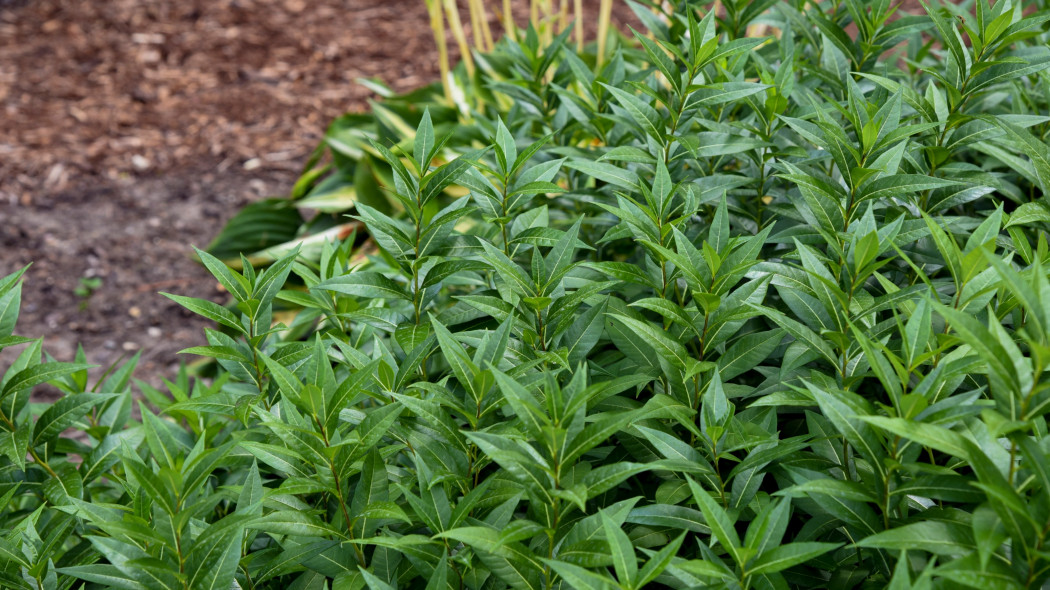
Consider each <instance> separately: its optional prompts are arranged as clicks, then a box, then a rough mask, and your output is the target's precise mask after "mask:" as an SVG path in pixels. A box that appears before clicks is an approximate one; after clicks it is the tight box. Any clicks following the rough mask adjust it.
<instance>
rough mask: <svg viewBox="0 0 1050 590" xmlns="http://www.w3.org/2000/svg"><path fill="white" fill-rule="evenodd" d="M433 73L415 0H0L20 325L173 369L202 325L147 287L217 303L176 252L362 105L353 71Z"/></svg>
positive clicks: (1, 130)
mask: <svg viewBox="0 0 1050 590" xmlns="http://www.w3.org/2000/svg"><path fill="white" fill-rule="evenodd" d="M461 4H462V3H461ZM585 4H586V5H587V6H588V7H589V8H590V9H591V10H592V11H593V10H594V7H595V6H596V5H597V0H591V1H588V2H586V3H585ZM491 5H493V6H494V5H496V3H495V2H493V3H492V4H491ZM526 5H527V4H526V3H525V2H522V1H518V2H516V8H524V6H526ZM522 14H524V13H522ZM617 14H618V16H620V17H622V16H624V15H626V14H628V11H627V10H626V7H624V6H620V7H618V8H617ZM519 16H521V15H519ZM617 20H618V21H619V22H622V18H620V19H617ZM468 22H469V20H468V19H464V23H465V24H466V23H468ZM519 22H522V19H521V18H519ZM593 26H594V23H593V22H589V23H588V28H593ZM437 72H438V66H437V56H436V50H435V48H434V42H433V39H432V36H431V31H430V28H429V19H428V16H427V13H426V9H425V5H424V3H423V0H381V1H377V0H312V1H306V0H186V1H183V2H167V1H165V0H107V1H105V2H84V1H82V0H33V1H31V2H26V1H23V0H0V117H2V118H3V120H4V124H3V126H2V127H0V273H3V274H6V273H9V272H12V271H14V270H16V269H18V268H20V267H22V266H24V265H26V264H28V263H30V262H32V263H33V266H32V267H31V268H30V270H29V271H28V272H27V274H26V280H25V283H24V287H23V296H22V301H23V310H22V314H21V316H20V320H19V323H18V329H17V332H18V333H19V334H22V335H27V336H32V337H36V336H44V337H45V350H47V351H48V352H49V353H50V354H52V355H53V356H54V357H55V358H57V359H59V360H71V359H72V357H73V354H74V352H75V350H76V346H77V344H78V343H82V344H83V345H84V348H85V349H86V350H87V351H88V360H89V361H90V362H92V363H96V364H99V365H102V366H107V365H109V364H111V363H113V362H115V361H117V360H119V359H120V358H121V357H122V356H125V355H129V354H133V353H134V352H135V351H139V350H141V351H142V355H143V356H142V361H141V362H140V364H139V370H138V371H137V372H136V374H137V376H139V377H140V378H144V379H147V380H148V381H151V382H153V383H157V382H158V381H159V378H158V376H159V375H168V376H170V375H171V374H172V373H173V371H174V370H175V368H176V367H177V364H178V358H177V355H176V354H175V353H176V352H177V351H178V350H180V349H183V348H186V347H189V346H194V345H197V344H201V343H202V341H203V328H204V327H206V326H207V325H208V323H207V322H206V321H204V320H201V319H200V318H198V317H196V316H193V315H192V314H189V313H188V312H185V311H184V310H183V309H182V308H181V307H179V306H178V305H176V304H174V303H172V302H170V301H169V300H167V299H165V298H164V297H162V296H160V295H158V294H157V292H158V291H170V292H175V293H179V294H183V295H190V296H195V297H205V298H209V299H213V300H215V301H222V300H223V298H224V295H223V293H221V292H220V291H219V290H218V289H217V288H216V283H215V281H214V280H213V279H211V277H210V275H209V274H208V273H207V272H206V271H205V270H204V269H203V268H202V267H200V266H199V265H198V264H196V263H195V262H193V261H192V260H191V259H190V258H189V256H188V253H189V252H190V248H189V245H190V244H196V245H198V246H204V245H206V244H207V243H208V242H209V241H210V239H211V238H212V236H214V235H215V233H216V232H217V231H218V230H219V228H220V227H221V225H222V223H223V222H224V221H225V220H226V219H228V218H229V217H230V216H231V215H232V214H233V213H235V212H236V211H237V209H238V208H239V207H241V206H243V205H244V204H246V203H248V202H250V201H251V200H253V199H256V198H259V197H261V196H270V195H281V194H286V193H287V191H288V189H289V188H290V187H291V185H292V183H293V182H294V180H295V178H296V177H297V175H298V172H299V168H300V167H301V166H302V164H303V163H304V161H305V159H306V156H307V154H309V153H310V151H311V150H312V149H313V148H314V147H315V146H316V145H317V143H318V141H319V140H320V138H321V136H322V134H323V132H324V129H325V126H326V125H327V124H328V122H329V121H331V120H332V119H333V118H334V117H336V116H338V115H340V114H342V113H344V112H346V111H353V110H362V109H365V108H367V101H368V99H370V98H372V97H373V95H372V94H371V92H370V91H369V90H368V89H366V88H365V87H363V86H361V85H359V84H357V83H356V82H355V80H356V79H358V78H361V77H378V78H380V79H382V80H383V81H385V82H386V83H387V84H389V85H390V86H392V87H393V88H394V89H395V90H399V91H404V90H408V89H411V88H415V87H418V86H420V85H422V84H425V83H427V82H430V81H433V80H435V79H436V78H437ZM83 278H98V279H101V286H100V287H99V288H98V289H97V290H96V291H95V292H94V293H93V294H92V295H91V296H90V297H88V298H82V297H78V296H77V295H76V294H75V293H74V291H75V289H76V288H77V286H78V284H79V283H80V280H81V279H83ZM13 352H14V351H5V352H4V353H3V354H2V355H0V369H2V368H3V367H6V366H7V363H6V362H4V361H8V360H10V358H11V356H12V354H13Z"/></svg>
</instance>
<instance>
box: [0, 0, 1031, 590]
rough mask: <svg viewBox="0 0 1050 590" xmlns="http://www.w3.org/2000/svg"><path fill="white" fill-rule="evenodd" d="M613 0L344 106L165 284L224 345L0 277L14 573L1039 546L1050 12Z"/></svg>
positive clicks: (950, 554)
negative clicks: (206, 291) (31, 314)
mask: <svg viewBox="0 0 1050 590" xmlns="http://www.w3.org/2000/svg"><path fill="white" fill-rule="evenodd" d="M629 4H630V5H631V6H632V8H633V9H634V10H635V11H636V14H637V16H638V19H639V21H640V22H641V23H643V24H644V26H645V28H646V29H647V30H646V31H645V32H636V33H634V34H633V35H632V36H631V37H630V38H624V39H621V40H620V41H619V42H618V43H613V44H608V45H606V44H600V45H589V46H586V47H585V48H583V49H582V50H580V49H578V48H576V47H573V46H572V45H571V44H567V43H566V39H567V38H568V37H567V35H568V34H567V33H565V34H563V35H560V36H550V37H551V38H549V42H543V41H542V40H541V36H540V35H538V34H537V33H536V31H535V30H534V29H532V28H530V29H528V30H526V31H521V32H519V34H518V35H515V36H514V38H506V39H503V40H502V41H500V42H499V43H498V44H496V46H495V47H494V49H493V50H492V51H491V52H478V53H476V54H475V55H474V65H475V68H474V69H473V71H471V72H469V73H468V72H467V71H466V70H465V69H462V68H461V69H459V70H457V71H456V72H454V73H453V76H452V78H451V83H452V84H453V86H454V91H453V92H452V93H451V95H452V96H453V97H454V99H453V100H452V101H451V102H450V101H449V100H448V99H446V98H445V94H444V91H443V90H442V89H440V88H439V87H437V86H433V87H429V88H426V89H422V90H420V91H417V92H415V93H411V94H409V95H404V96H391V97H390V98H388V100H386V101H385V102H384V103H380V104H376V105H375V107H374V108H373V111H372V113H370V114H368V115H347V116H346V117H344V118H342V119H340V120H337V121H336V122H335V123H333V125H332V127H331V128H330V130H329V132H328V134H327V136H326V138H325V142H324V145H323V146H321V147H320V148H319V150H318V152H317V154H316V158H315V160H314V161H312V162H311V164H310V166H308V168H307V170H306V171H305V172H304V174H303V177H302V178H301V180H300V181H299V183H298V184H297V186H296V188H295V190H294V191H293V195H292V196H291V198H290V199H282V200H274V201H269V202H263V203H260V204H257V205H253V206H252V207H254V208H250V209H248V210H246V211H245V212H243V213H242V215H241V216H239V217H238V218H237V219H235V220H234V221H233V222H231V224H230V226H228V227H227V229H226V231H225V232H224V234H223V235H221V236H220V238H219V240H218V241H217V242H216V244H213V246H212V248H210V250H211V252H206V251H198V256H199V257H200V259H201V261H202V262H203V263H204V264H205V266H206V267H207V268H208V269H209V270H210V271H211V272H212V274H213V275H214V276H215V278H216V279H217V280H218V281H219V282H220V283H221V284H222V285H223V286H224V287H225V289H226V291H227V292H228V293H229V294H230V296H231V298H232V301H231V302H230V304H229V305H227V306H222V305H218V304H215V303H211V302H208V301H204V300H198V299H192V298H188V297H183V296H179V295H168V297H170V298H172V299H173V300H175V301H176V302H178V303H180V304H181V305H183V306H185V307H187V308H188V309H190V310H191V311H193V312H195V313H197V314H200V315H202V316H204V317H207V318H209V319H211V320H213V321H215V322H216V324H217V329H214V330H209V331H208V332H207V334H206V336H207V342H208V344H207V345H205V346H200V347H195V348H193V349H188V350H187V351H185V352H187V353H192V354H195V355H200V356H203V357H206V358H207V359H211V361H212V363H213V365H214V366H213V369H214V373H213V375H211V376H209V377H207V378H191V376H190V375H189V374H188V373H187V372H186V371H183V372H181V373H180V375H179V376H178V377H177V378H176V379H175V380H174V381H166V382H165V388H164V389H165V390H163V391H162V390H158V389H154V388H153V387H150V386H149V385H147V384H145V383H143V382H138V381H133V380H132V379H131V371H132V368H133V367H134V361H135V359H132V360H131V361H130V362H128V363H126V364H124V365H122V366H117V367H114V368H112V369H111V370H110V371H108V372H107V373H106V375H105V376H104V377H103V378H101V379H100V380H98V382H97V383H95V384H93V385H90V386H89V379H88V373H87V368H88V367H89V365H87V364H86V361H85V358H86V355H84V354H83V353H80V354H78V357H77V359H76V362H74V363H61V362H56V361H54V360H53V359H50V358H44V355H43V352H42V350H41V341H40V340H30V339H26V338H22V337H19V336H15V335H14V324H15V318H16V317H17V310H18V306H19V303H20V295H19V293H20V283H19V280H20V275H21V273H15V274H13V275H10V276H8V277H6V278H4V279H2V280H0V347H7V346H21V347H24V348H23V350H22V353H21V355H19V356H18V359H17V360H16V361H15V363H14V364H13V365H12V366H11V367H10V368H9V369H8V370H7V371H6V373H5V374H4V376H3V378H2V380H0V451H2V453H3V458H0V514H2V515H3V519H2V520H0V523H2V524H0V585H3V587H5V588H7V587H10V588H20V589H21V588H29V589H34V590H42V589H51V588H102V587H116V588H128V589H136V590H137V589H153V588H168V589H172V590H176V589H183V590H185V589H189V590H197V589H198V588H209V589H210V588H224V589H225V588H233V587H238V588H251V589H256V588H257V589H263V588H289V589H300V588H301V589H314V588H316V589H327V588H332V589H333V590H335V589H340V590H343V589H358V588H369V589H372V590H378V589H386V588H426V589H428V590H430V589H435V590H438V589H444V588H453V589H461V588H470V589H479V590H481V589H490V588H491V589H496V588H514V589H529V590H538V589H550V588H565V589H568V588H584V589H609V588H625V589H634V588H643V587H652V588H662V587H667V588H726V589H749V588H759V589H781V588H807V587H814V588H815V587H819V588H843V589H845V588H886V587H888V588H912V587H915V588H959V587H972V588H1040V587H1043V586H1044V585H1045V584H1047V583H1048V581H1050V525H1048V524H1047V523H1050V435H1048V432H1047V417H1048V415H1050V377H1048V374H1050V373H1048V371H1047V369H1048V368H1050V279H1048V273H1047V268H1048V265H1050V260H1048V258H1050V246H1048V241H1047V235H1048V234H1047V230H1050V202H1048V201H1047V198H1048V197H1047V189H1048V187H1050V151H1048V148H1047V141H1046V140H1047V134H1048V132H1050V117H1048V116H1047V112H1048V105H1050V75H1048V69H1050V49H1048V48H1047V41H1048V39H1050V33H1048V32H1047V22H1048V21H1050V12H1046V11H1045V10H1043V11H1040V10H1038V9H1039V8H1041V7H1040V6H1038V5H1037V4H1038V3H1034V2H1030V3H1027V4H1026V3H1011V2H1009V1H1008V0H998V1H997V2H995V3H994V4H989V3H986V2H984V1H983V0H976V1H972V2H964V3H958V4H956V3H944V4H927V5H925V6H924V12H923V13H922V14H915V15H908V14H902V13H901V11H900V10H899V9H898V7H897V6H895V5H893V4H892V3H891V2H889V0H844V1H842V2H831V3H827V2H825V3H820V4H817V3H810V2H796V1H794V0H785V1H781V2H777V1H775V0H722V1H721V2H719V3H716V4H719V5H720V6H721V9H719V10H714V9H713V5H712V4H714V3H710V2H704V1H693V0H678V1H670V2H647V3H635V2H629ZM1032 9H1034V10H1032ZM599 50H601V51H604V52H605V53H601V54H599V53H598V51H599ZM446 82H448V81H446ZM298 209H303V210H316V211H320V213H318V214H317V215H316V216H314V217H312V218H310V219H309V220H307V221H303V217H302V216H301V215H300V214H299V213H297V212H296V211H297V210H298ZM289 212H290V213H291V214H292V215H294V216H295V217H294V218H293V217H289V216H287V215H286V214H288V213H289ZM282 224H283V225H282ZM271 226H272V227H274V228H277V227H278V226H280V227H284V228H285V229H284V230H281V231H285V232H286V238H287V243H278V242H277V241H274V238H273V236H279V235H282V234H280V233H279V232H275V233H272V234H266V235H268V236H270V237H268V238H267V239H268V240H270V242H268V243H265V244H261V245H260V244H258V243H256V242H252V239H254V238H252V236H253V235H256V233H255V232H261V231H262V230H261V229H260V228H268V227H271ZM335 237H338V238H339V239H333V238H335ZM245 238H246V239H248V241H243V239H245ZM238 240H242V241H238ZM256 247H258V248H256ZM241 252H244V253H245V255H242V256H241V257H240V258H236V259H234V258H233V257H236V256H237V255H238V254H240V253H241ZM44 383H50V384H52V385H54V386H56V387H58V388H59V389H61V390H62V391H63V392H64V396H63V397H62V398H61V399H60V400H59V401H57V402H55V403H54V404H51V405H37V404H33V403H30V402H31V398H30V395H31V392H32V390H33V388H34V387H36V386H38V385H42V384H44ZM132 385H135V386H136V387H137V388H138V389H139V391H141V393H142V394H143V397H144V398H145V399H144V400H142V401H141V402H140V404H139V413H138V414H137V415H135V416H133V413H132V405H133V397H132V393H131V391H132V390H131V387H132ZM71 428H72V429H73V434H72V435H67V436H63V433H65V432H68V431H69V429H71Z"/></svg>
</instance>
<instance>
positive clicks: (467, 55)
mask: <svg viewBox="0 0 1050 590" xmlns="http://www.w3.org/2000/svg"><path fill="white" fill-rule="evenodd" d="M444 2H445V18H447V19H448V28H449V30H451V31H452V37H453V38H455V39H456V44H458V45H459V52H460V59H462V60H463V65H464V66H466V68H467V75H468V76H472V77H473V76H474V56H473V54H471V52H470V44H469V43H467V35H466V33H464V32H463V23H461V22H459V8H458V7H457V6H456V0H444Z"/></svg>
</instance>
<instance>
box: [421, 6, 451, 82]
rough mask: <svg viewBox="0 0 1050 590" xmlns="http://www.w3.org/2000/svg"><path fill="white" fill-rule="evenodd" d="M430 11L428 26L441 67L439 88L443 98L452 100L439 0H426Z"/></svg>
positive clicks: (443, 23)
mask: <svg viewBox="0 0 1050 590" xmlns="http://www.w3.org/2000/svg"><path fill="white" fill-rule="evenodd" d="M426 3H427V11H428V12H429V13H430V28H431V29H432V30H433V31H434V42H435V43H436V44H437V49H438V66H439V67H440V68H441V88H442V89H443V90H444V91H445V98H446V99H448V101H449V102H452V88H451V87H450V86H449V70H450V68H449V63H448V39H447V38H446V37H445V18H444V17H443V16H442V14H441V12H442V11H441V4H440V2H439V0H426Z"/></svg>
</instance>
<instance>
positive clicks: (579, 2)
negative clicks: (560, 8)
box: [572, 0, 587, 53]
mask: <svg viewBox="0 0 1050 590" xmlns="http://www.w3.org/2000/svg"><path fill="white" fill-rule="evenodd" d="M572 10H573V20H574V21H575V22H574V23H573V26H574V27H575V29H576V51H577V52H579V53H583V44H584V43H586V42H587V39H585V38H584V32H583V0H573V3H572Z"/></svg>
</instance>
